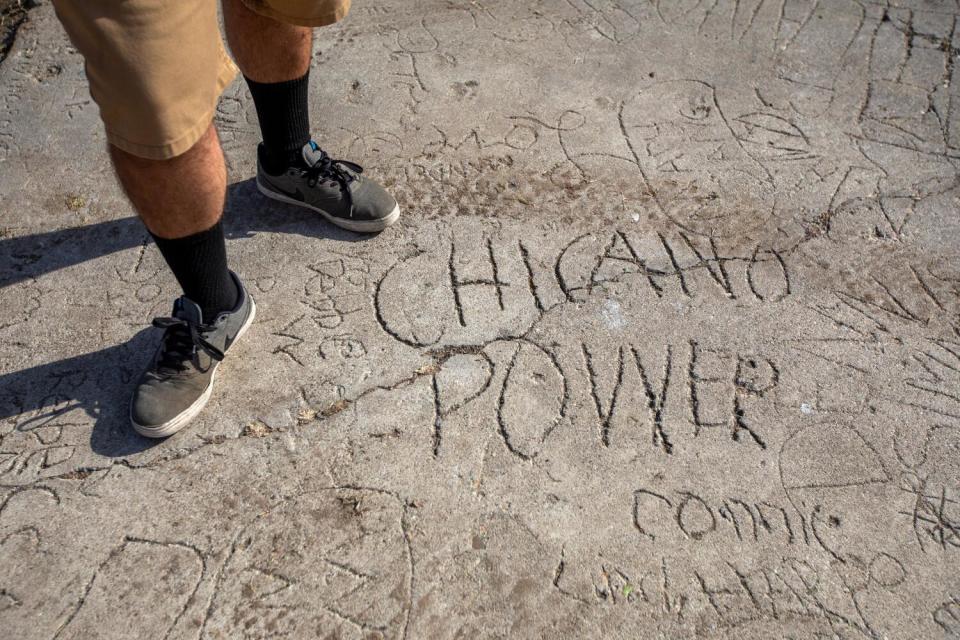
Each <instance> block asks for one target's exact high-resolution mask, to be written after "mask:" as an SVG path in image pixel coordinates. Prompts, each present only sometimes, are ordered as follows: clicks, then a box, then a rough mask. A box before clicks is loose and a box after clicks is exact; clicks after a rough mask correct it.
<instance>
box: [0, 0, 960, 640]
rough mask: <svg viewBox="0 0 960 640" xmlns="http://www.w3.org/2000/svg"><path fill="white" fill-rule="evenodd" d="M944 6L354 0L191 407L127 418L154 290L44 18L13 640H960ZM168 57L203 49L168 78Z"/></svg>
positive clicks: (257, 204) (8, 346) (14, 123)
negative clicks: (376, 218)
mask: <svg viewBox="0 0 960 640" xmlns="http://www.w3.org/2000/svg"><path fill="white" fill-rule="evenodd" d="M957 15H960V6H958V3H957V2H952V1H947V0H943V1H940V2H925V1H922V0H890V1H889V2H887V3H880V2H870V1H866V0H864V1H860V2H855V1H852V0H831V1H829V2H816V1H810V0H786V1H778V0H741V1H740V2H731V1H729V0H715V1H713V2H700V1H693V0H691V1H678V2H666V1H662V2H660V3H659V4H657V3H652V2H649V1H646V0H622V1H620V2H612V1H608V0H543V1H529V0H527V1H520V0H517V1H510V0H503V1H493V0H477V1H472V2H471V1H467V0H450V1H439V0H424V1H418V2H403V1H401V0H394V1H390V2H374V1H372V0H357V1H356V3H355V9H354V11H353V13H352V15H351V16H350V18H349V19H348V20H347V21H346V22H344V23H342V24H341V25H338V26H336V27H332V28H329V29H326V30H323V31H321V32H320V35H319V37H318V42H317V53H316V64H315V66H314V73H313V85H312V114H313V121H314V123H315V125H314V126H315V132H316V137H317V139H318V140H320V141H321V143H322V144H323V145H324V146H325V147H327V148H328V149H329V150H330V151H331V152H332V153H333V154H334V156H335V157H346V158H350V159H353V160H356V161H358V162H360V163H361V164H363V165H364V166H366V167H367V168H368V171H369V172H370V173H371V174H373V175H375V176H378V177H379V178H380V179H382V180H383V181H385V182H386V183H387V184H388V185H389V186H390V187H391V188H392V189H393V190H394V191H395V193H396V194H397V196H398V199H399V200H400V202H401V205H402V206H403V208H404V211H405V214H404V218H403V219H402V223H401V224H400V225H398V226H397V227H395V228H392V229H390V230H388V231H386V232H385V233H383V234H381V235H380V236H378V237H374V238H369V239H367V238H361V237H359V236H355V235H352V234H347V233H343V232H340V231H337V230H336V229H334V228H332V227H331V226H329V225H327V224H325V223H323V222H321V221H319V220H318V219H317V218H315V217H313V216H311V215H309V214H306V213H303V212H301V211H299V210H294V209H291V208H288V207H286V206H283V205H278V204H275V203H270V202H267V201H265V200H264V199H262V198H260V197H259V196H258V194H257V192H256V189H255V188H254V186H253V184H252V180H251V177H252V176H253V174H254V154H253V149H254V144H255V142H256V141H257V130H256V119H255V115H254V111H253V105H252V104H251V102H250V100H249V97H248V95H247V93H246V90H245V89H244V88H243V86H242V85H241V84H234V85H233V86H232V87H231V88H230V89H229V90H228V92H227V94H226V95H225V96H224V98H223V100H222V103H221V105H220V108H219V111H218V114H217V122H218V124H219V126H220V131H221V134H222V137H223V142H224V146H225V148H226V151H227V155H228V159H229V163H230V174H231V183H232V184H231V186H230V192H229V195H230V198H229V206H228V211H227V214H226V226H227V229H228V234H229V238H230V239H229V251H230V254H231V256H232V260H233V265H234V268H235V269H236V270H237V271H238V272H239V273H240V274H241V275H242V277H243V278H244V279H245V281H246V282H247V283H248V284H249V286H250V288H251V291H252V293H253V295H254V296H255V298H256V300H257V303H258V305H259V308H260V315H259V317H258V319H257V322H256V324H254V326H253V327H252V329H251V331H250V333H248V334H247V336H248V337H246V338H245V340H244V341H243V342H242V343H240V344H239V345H238V346H237V347H236V348H235V349H234V350H232V351H231V353H230V356H229V357H228V359H227V360H226V362H225V363H224V366H223V367H222V368H221V370H220V372H221V375H220V377H219V383H220V384H219V385H218V388H217V390H216V392H215V394H214V397H213V400H212V401H211V404H210V405H209V407H208V409H207V410H206V412H205V413H204V414H203V416H202V417H201V418H200V419H199V420H197V422H196V423H195V424H194V425H192V426H191V427H190V428H189V429H187V430H186V431H184V432H182V433H181V434H178V435H177V436H176V437H173V438H170V439H169V440H167V441H164V442H160V443H153V442H147V441H145V440H143V439H140V438H138V437H136V436H135V435H134V434H133V433H132V432H131V430H130V428H129V427H128V424H127V418H126V411H127V401H128V398H129V394H130V389H131V384H132V381H133V380H134V378H135V376H136V375H137V374H138V373H139V372H140V370H141V368H142V367H143V366H144V365H145V363H146V362H147V360H148V359H149V357H150V355H151V352H152V349H153V348H154V345H155V344H156V342H157V339H158V332H157V331H155V330H152V329H146V328H145V327H146V326H147V324H148V322H149V320H150V318H152V317H153V316H155V315H166V314H167V313H169V308H170V304H171V301H172V299H173V298H174V297H175V296H176V295H177V288H176V286H175V283H174V282H173V280H172V278H171V276H170V275H169V274H168V273H167V271H166V270H165V268H164V266H163V263H162V261H161V259H160V256H159V254H158V253H157V251H156V250H155V248H154V247H153V246H152V245H151V244H150V242H149V240H148V237H147V235H146V234H145V232H144V230H143V229H142V227H141V226H140V224H139V223H138V222H137V221H136V220H135V219H134V218H132V217H131V210H130V207H129V205H128V204H127V203H126V202H125V200H124V199H123V197H122V196H121V194H120V192H119V190H118V188H117V186H116V185H115V183H114V180H113V178H112V176H111V171H110V169H109V165H108V162H107V158H106V156H105V154H104V151H103V146H104V140H103V134H102V131H101V128H100V125H99V123H98V118H97V112H96V107H95V105H94V104H92V103H91V101H90V98H89V96H88V93H87V90H86V88H85V84H84V81H83V77H82V69H81V60H80V58H79V57H78V55H77V54H76V52H75V51H73V50H72V49H71V48H70V46H69V45H68V43H67V42H66V40H65V37H64V36H63V35H62V32H61V30H60V29H59V27H58V25H57V23H56V21H55V19H54V16H53V12H52V9H51V6H50V4H49V2H44V3H43V4H41V5H40V6H39V7H37V8H35V9H33V10H31V12H30V14H29V18H28V21H27V22H26V24H25V25H24V26H23V27H22V28H21V30H20V33H19V35H18V37H17V41H16V43H15V45H14V47H13V49H12V50H11V52H10V54H9V57H8V58H7V59H6V61H4V62H3V64H2V65H0V87H2V88H0V193H2V194H3V196H2V202H3V204H2V209H0V225H2V235H0V287H2V288H0V344H2V346H0V412H2V413H0V483H2V490H0V635H2V636H3V637H5V638H17V639H20V638H23V639H27V638H38V639H44V640H47V639H53V638H57V639H61V638H62V639H66V638H151V639H154V638H157V639H167V638H169V639H202V640H205V639H213V638H223V639H235V638H266V637H284V638H505V637H516V638H538V637H544V638H557V637H567V638H572V637H608V638H628V637H629V638H655V637H663V638H694V637H697V638H701V637H702V638H731V639H732V638H736V639H738V640H740V639H750V638H794V639H801V638H807V639H811V640H813V639H825V638H842V639H858V638H876V639H879V638H957V637H960V573H958V569H960V536H958V534H960V315H958V313H960V219H958V215H957V205H958V195H960V188H958V179H957V176H958V173H957V168H958V166H960V115H958V111H960V81H958V79H957V78H956V77H955V76H956V75H957V74H958V73H960V71H958V65H957V64H956V63H957V57H958V47H960V30H958V27H957ZM184 72H185V73H188V72H189V70H184Z"/></svg>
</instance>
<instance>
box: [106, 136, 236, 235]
mask: <svg viewBox="0 0 960 640" xmlns="http://www.w3.org/2000/svg"><path fill="white" fill-rule="evenodd" d="M110 157H111V159H112V160H113V165H114V167H115V168H116V171H117V176H118V177H119V178H120V184H122V185H123V189H124V191H126V193H127V197H128V198H130V201H131V202H132V203H133V206H134V208H135V209H136V210H137V213H139V214H140V218H141V219H142V220H143V222H144V224H145V225H146V226H147V229H149V230H150V232H151V233H153V234H154V235H155V236H158V237H160V238H183V237H186V236H189V235H193V234H195V233H199V232H201V231H205V230H207V229H209V228H210V227H212V226H213V225H215V224H216V223H217V221H218V220H219V219H220V215H221V213H222V212H223V201H224V196H225V192H226V185H227V171H226V167H225V165H224V161H223V151H221V149H220V142H219V140H218V138H217V132H216V130H215V129H214V128H213V125H210V128H209V129H207V132H206V133H205V134H203V137H201V138H200V140H198V141H197V143H196V144H194V145H193V146H192V147H191V148H190V149H189V150H188V151H187V152H186V153H184V154H182V155H179V156H177V157H175V158H171V159H169V160H146V159H144V158H140V157H137V156H134V155H131V154H129V153H127V152H126V151H122V150H120V149H118V148H116V147H114V146H112V145H111V146H110Z"/></svg>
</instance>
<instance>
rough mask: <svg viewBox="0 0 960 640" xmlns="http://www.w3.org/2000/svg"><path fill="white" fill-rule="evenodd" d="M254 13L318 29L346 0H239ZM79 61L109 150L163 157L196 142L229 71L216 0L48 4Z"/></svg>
mask: <svg viewBox="0 0 960 640" xmlns="http://www.w3.org/2000/svg"><path fill="white" fill-rule="evenodd" d="M243 2H244V4H246V5H247V6H248V7H249V8H250V9H252V10H253V11H256V12H257V13H259V14H261V15H264V16H267V17H270V18H274V19H276V20H279V21H282V22H286V23H289V24H297V25H302V26H307V27H321V26H325V25H329V24H333V23H334V22H336V21H338V20H340V19H341V18H343V17H344V16H345V15H346V14H347V12H348V11H349V10H350V0H243ZM53 4H54V8H55V9H56V12H57V16H58V17H59V18H60V21H61V22H62V23H63V26H64V28H65V29H66V31H67V34H68V35H69V36H70V40H71V41H72V42H73V44H74V46H76V47H77V49H79V51H80V53H82V54H83V56H84V58H85V61H86V72H87V79H88V81H89V83H90V95H92V96H93V99H94V100H95V101H96V103H97V105H98V106H99V107H100V117H101V119H102V120H103V123H104V125H105V127H106V130H107V139H108V140H109V141H110V143H111V144H113V145H115V146H117V147H119V148H121V149H123V150H124V151H127V152H129V153H132V154H134V155H136V156H140V157H143V158H151V159H156V160H164V159H167V158H172V157H174V156H177V155H180V154H181V153H184V152H185V151H187V150H188V149H189V148H190V147H192V146H193V144H194V143H195V142H196V141H197V140H199V139H200V137H201V136H202V135H203V134H204V132H205V131H206V130H207V128H208V127H209V126H210V122H211V121H212V120H213V113H214V110H215V109H216V107H217V100H218V99H219V97H220V94H221V92H222V91H223V89H224V88H225V87H226V86H227V85H228V84H230V82H231V81H233V79H234V77H236V74H237V68H236V66H235V65H234V64H233V61H232V60H231V59H230V57H229V56H228V55H227V52H226V50H225V49H224V47H223V41H222V40H221V38H220V26H219V21H218V18H217V2H216V0H54V2H53Z"/></svg>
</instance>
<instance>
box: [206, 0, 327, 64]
mask: <svg viewBox="0 0 960 640" xmlns="http://www.w3.org/2000/svg"><path fill="white" fill-rule="evenodd" d="M223 20H224V25H225V27H226V32H227V42H228V43H229V45H230V51H231V52H232V53H233V58H234V60H236V62H237V66H238V67H240V70H241V71H242V72H243V75H245V76H246V77H248V78H250V79H251V80H253V81H255V82H264V83H266V82H286V81H287V80H294V79H296V78H300V77H302V76H303V74H305V73H306V72H307V71H308V70H309V69H310V59H311V57H312V55H313V29H311V28H309V27H298V26H295V25H290V24H284V23H282V22H277V21H276V20H272V19H270V18H266V17H264V16H261V15H260V14H258V13H255V12H253V11H251V10H250V9H248V8H247V7H246V5H244V4H243V2H241V1H240V0H223Z"/></svg>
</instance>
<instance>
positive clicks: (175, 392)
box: [130, 273, 257, 438]
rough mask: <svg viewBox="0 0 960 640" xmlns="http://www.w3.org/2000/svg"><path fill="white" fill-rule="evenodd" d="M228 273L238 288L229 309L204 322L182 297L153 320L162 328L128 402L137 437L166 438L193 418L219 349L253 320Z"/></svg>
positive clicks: (251, 308)
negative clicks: (168, 312) (169, 314)
mask: <svg viewBox="0 0 960 640" xmlns="http://www.w3.org/2000/svg"><path fill="white" fill-rule="evenodd" d="M230 275H232V276H233V279H234V281H235V282H236V283H237V290H238V291H240V300H238V301H237V307H236V308H235V309H234V310H233V311H227V312H224V313H221V314H220V315H218V316H217V317H216V318H214V320H213V322H211V323H210V324H204V322H203V315H202V314H201V312H200V307H198V306H197V304H196V303H194V302H193V301H191V300H190V299H189V298H187V297H186V296H184V297H181V298H179V299H178V300H177V301H176V302H175V303H174V304H173V317H171V318H155V319H154V321H153V325H154V326H155V327H158V328H160V329H165V330H166V331H165V332H164V334H163V341H162V342H161V343H160V348H159V349H157V353H156V355H155V356H154V359H153V362H152V363H151V364H150V366H149V367H148V368H147V370H146V371H145V372H144V374H143V376H141V377H140V382H138V383H137V388H136V389H135V390H134V392H133V399H132V400H131V401H130V421H131V422H132V423H133V428H134V429H135V430H136V431H137V433H139V434H140V435H142V436H146V437H148V438H166V437H167V436H170V435H173V434H174V433H176V432H177V431H179V430H180V429H182V428H183V427H185V426H186V425H187V423H189V422H190V421H191V420H193V419H194V418H195V417H196V416H197V414H199V413H200V411H201V410H202V409H203V407H204V406H206V404H207V401H208V400H209V399H210V394H211V392H212V391H213V379H214V374H216V371H217V366H218V365H219V364H220V361H221V360H223V355H224V353H225V352H226V351H227V349H229V348H230V346H231V345H232V344H233V343H234V342H236V341H237V340H239V339H240V336H242V335H243V334H244V332H246V330H247V329H248V328H249V327H250V325H251V324H252V323H253V318H254V316H255V315H256V313H257V305H256V304H254V302H253V298H251V297H250V294H249V293H247V291H246V289H244V288H243V284H241V282H240V279H239V278H237V276H236V274H234V273H231V274H230Z"/></svg>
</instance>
